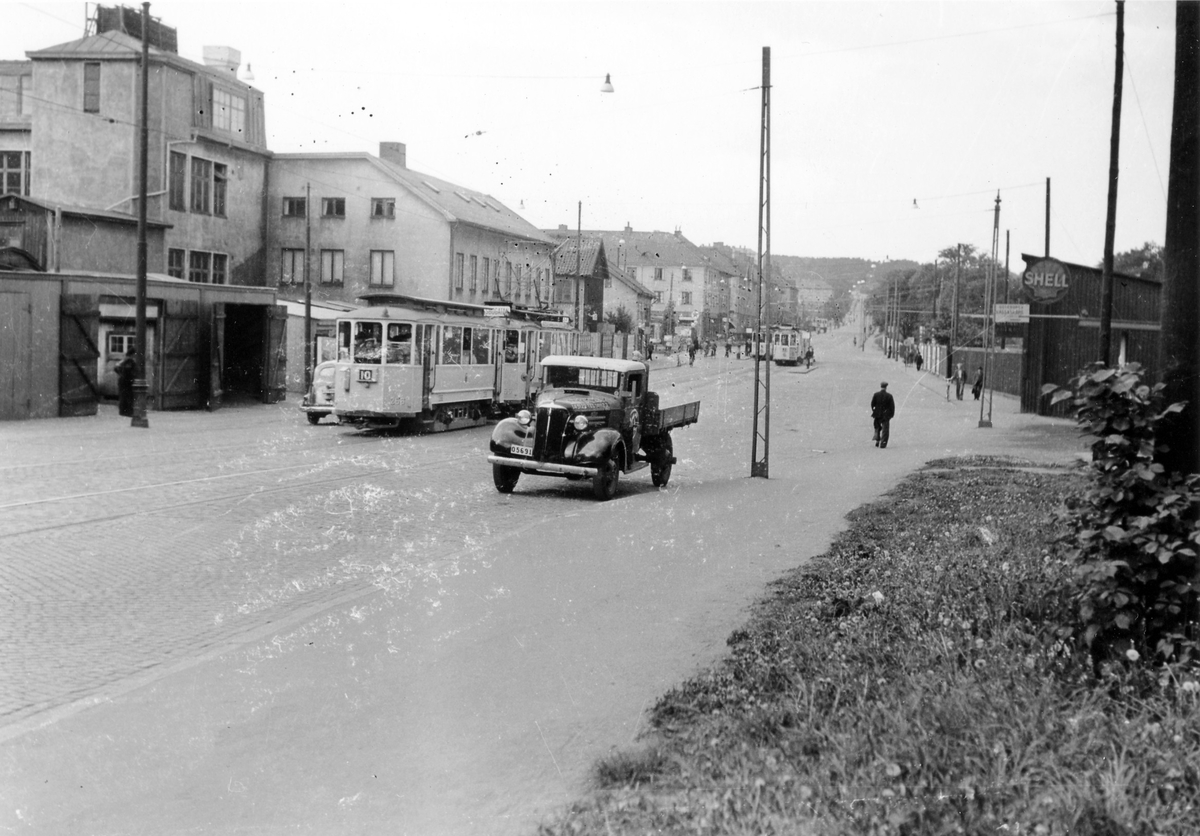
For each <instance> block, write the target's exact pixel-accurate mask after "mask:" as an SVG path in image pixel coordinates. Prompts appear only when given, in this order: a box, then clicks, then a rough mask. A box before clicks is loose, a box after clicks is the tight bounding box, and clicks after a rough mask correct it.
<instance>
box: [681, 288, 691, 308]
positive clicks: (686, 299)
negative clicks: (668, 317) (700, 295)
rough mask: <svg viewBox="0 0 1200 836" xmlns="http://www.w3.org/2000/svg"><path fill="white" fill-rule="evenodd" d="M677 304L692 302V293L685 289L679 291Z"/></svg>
mask: <svg viewBox="0 0 1200 836" xmlns="http://www.w3.org/2000/svg"><path fill="white" fill-rule="evenodd" d="M679 304H681V305H690V304H692V294H691V293H689V292H688V291H686V290H685V291H683V293H680V294H679Z"/></svg>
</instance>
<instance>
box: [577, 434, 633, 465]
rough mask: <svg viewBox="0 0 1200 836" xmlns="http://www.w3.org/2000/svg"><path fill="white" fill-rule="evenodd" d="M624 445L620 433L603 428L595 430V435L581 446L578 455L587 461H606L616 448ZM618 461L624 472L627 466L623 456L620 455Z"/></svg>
mask: <svg viewBox="0 0 1200 836" xmlns="http://www.w3.org/2000/svg"><path fill="white" fill-rule="evenodd" d="M624 444H625V439H624V438H622V437H621V433H619V432H617V431H616V430H614V429H610V428H608V427H605V428H604V429H600V430H596V434H595V435H593V436H592V437H591V439H590V440H589V441H587V442H586V443H585V444H584V445H583V447H582V448H581V449H580V451H579V454H580V456H581V457H582V458H584V459H587V460H589V461H600V460H603V459H607V458H608V457H609V456H611V455H612V454H613V451H614V450H615V449H617V447H618V446H621V447H623V446H624ZM619 461H620V464H621V469H622V470H625V469H626V467H627V466H628V462H626V461H625V456H624V455H622V456H621V458H620V460H619Z"/></svg>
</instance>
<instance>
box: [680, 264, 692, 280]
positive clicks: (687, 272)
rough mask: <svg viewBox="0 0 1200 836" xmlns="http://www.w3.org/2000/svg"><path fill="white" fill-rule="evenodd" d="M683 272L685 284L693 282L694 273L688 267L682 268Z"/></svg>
mask: <svg viewBox="0 0 1200 836" xmlns="http://www.w3.org/2000/svg"><path fill="white" fill-rule="evenodd" d="M682 270H683V280H684V281H685V282H690V281H691V280H692V271H691V270H689V269H688V268H686V267H684V268H682Z"/></svg>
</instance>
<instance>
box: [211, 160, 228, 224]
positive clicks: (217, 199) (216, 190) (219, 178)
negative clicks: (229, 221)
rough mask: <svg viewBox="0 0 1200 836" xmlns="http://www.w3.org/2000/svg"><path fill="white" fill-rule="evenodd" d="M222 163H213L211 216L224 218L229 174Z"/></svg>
mask: <svg viewBox="0 0 1200 836" xmlns="http://www.w3.org/2000/svg"><path fill="white" fill-rule="evenodd" d="M228 171H229V170H228V169H227V168H226V166H225V164H224V163H213V187H212V188H213V192H212V198H213V205H212V210H213V214H214V215H217V216H218V217H221V218H223V217H225V190H226V187H227V186H228V184H229V173H228Z"/></svg>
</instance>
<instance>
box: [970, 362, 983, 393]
mask: <svg viewBox="0 0 1200 836" xmlns="http://www.w3.org/2000/svg"><path fill="white" fill-rule="evenodd" d="M971 394H972V395H974V396H975V400H979V396H980V395H982V394H983V366H980V367H979V371H978V372H976V373H975V382H974V383H972V384H971Z"/></svg>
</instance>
